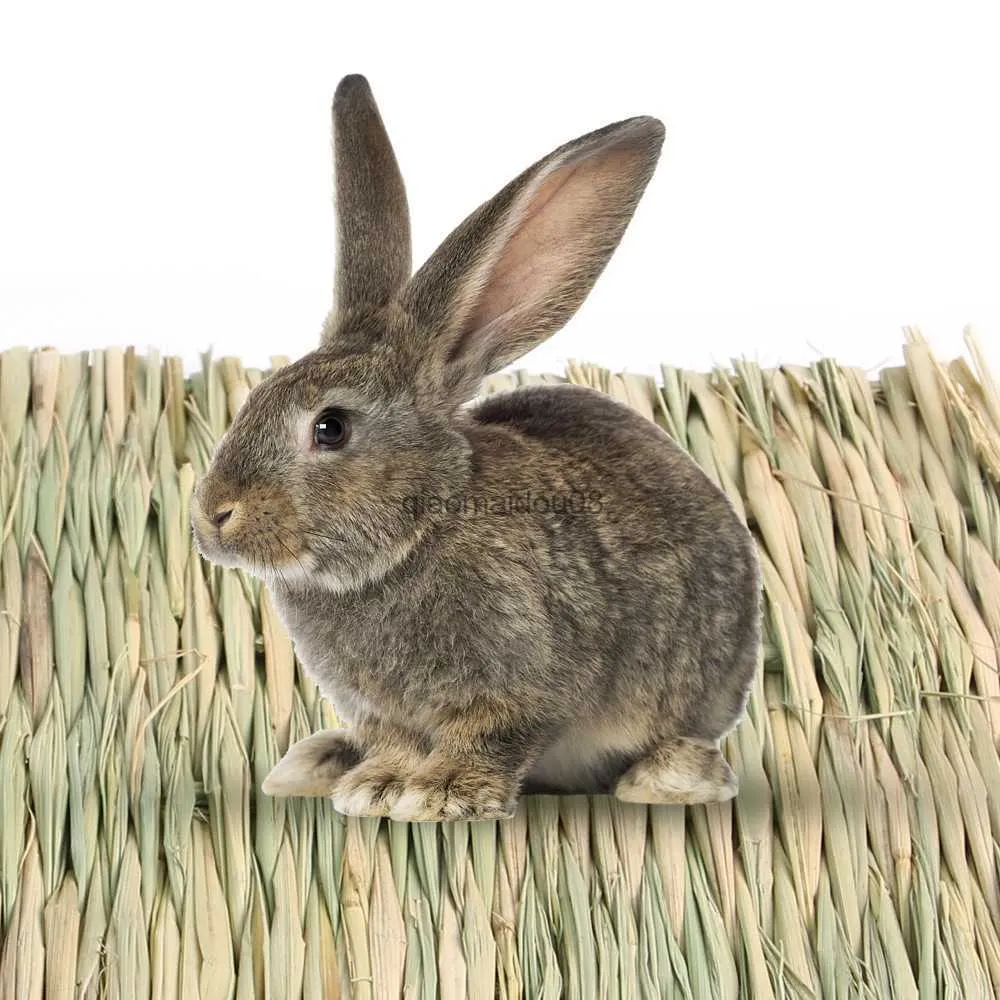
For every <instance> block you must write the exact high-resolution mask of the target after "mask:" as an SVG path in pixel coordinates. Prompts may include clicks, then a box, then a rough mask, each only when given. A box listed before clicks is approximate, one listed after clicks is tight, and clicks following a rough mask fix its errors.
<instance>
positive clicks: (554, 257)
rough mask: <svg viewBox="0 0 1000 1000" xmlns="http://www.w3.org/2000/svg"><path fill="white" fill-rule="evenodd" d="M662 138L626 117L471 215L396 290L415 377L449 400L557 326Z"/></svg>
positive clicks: (590, 280) (624, 222) (622, 220)
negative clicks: (407, 318) (410, 327)
mask: <svg viewBox="0 0 1000 1000" xmlns="http://www.w3.org/2000/svg"><path fill="white" fill-rule="evenodd" d="M662 144H663V125H662V124H661V123H660V122H659V121H657V120H656V119H655V118H646V117H643V118H630V119H627V120H626V121H622V122H617V123H615V124H614V125H608V126H606V127H605V128H602V129H598V130H597V131H596V132H591V133H589V134H588V135H584V136H581V137H580V138H579V139H576V140H574V141H573V142H569V143H567V144H566V145H565V146H560V147H559V148H558V149H556V150H555V151H553V152H552V153H550V154H549V155H548V156H546V157H545V158H544V159H541V160H539V161H538V162H537V163H536V164H535V165H534V166H532V167H529V168H528V169H527V170H526V171H524V173H522V174H521V175H520V176H519V177H518V178H516V179H515V180H513V181H511V183H510V184H508V185H507V186H506V187H505V188H504V189H503V190H502V191H500V192H499V193H498V194H497V195H495V196H494V197H493V198H491V199H490V200H489V201H487V202H486V203H485V204H483V205H481V206H480V207H479V208H478V209H477V210H476V211H475V212H473V213H472V214H471V215H470V216H469V217H468V218H467V219H466V220H465V221H464V222H463V223H462V224H461V225H460V226H459V227H458V228H457V229H456V230H455V231H454V232H453V233H452V234H451V235H450V236H449V237H448V238H447V239H446V240H445V241H444V243H442V244H441V246H440V247H439V248H438V249H437V251H435V253H434V254H433V255H432V256H431V258H430V259H429V260H428V261H427V263H426V264H424V266H423V267H421V268H420V270H419V271H418V272H417V273H416V274H415V275H414V276H413V278H412V279H411V281H410V283H409V284H408V285H407V286H406V288H404V289H403V292H402V294H401V296H400V301H401V302H402V304H403V306H404V308H405V309H406V310H407V311H408V312H409V313H410V314H411V315H412V316H413V317H414V318H415V319H416V321H417V325H418V328H419V329H420V331H421V335H422V338H423V339H422V342H421V343H419V344H417V345H415V347H416V355H415V356H416V357H418V358H419V359H420V361H419V370H418V374H417V378H418V381H419V380H420V379H421V378H422V379H423V380H424V382H425V384H426V385H427V388H428V390H429V391H431V392H433V393H435V394H436V395H438V396H440V397H441V398H442V399H444V400H447V401H449V402H451V403H463V402H465V401H466V400H468V399H471V398H472V397H473V396H474V395H475V392H476V389H477V388H478V386H479V384H480V382H481V381H482V379H483V378H485V377H486V376H487V375H489V374H491V373H492V372H496V371H499V370H500V369H501V368H503V367H504V366H505V365H507V364H509V363H510V362H512V361H515V360H516V359H517V358H519V357H521V355H523V354H526V353H527V352H528V351H529V350H531V349H532V348H533V347H535V346H536V345H537V344H540V343H541V342H542V341H543V340H545V339H546V338H547V337H549V336H551V335H552V334H553V333H555V332H556V331H557V330H559V329H560V327H562V326H563V325H564V324H565V323H566V321H567V320H568V319H569V318H570V317H571V316H572V315H573V313H575V312H576V310H577V309H578V308H579V307H580V305H581V304H582V303H583V300H584V299H585V298H586V297H587V294H588V293H589V292H590V289H591V288H592V287H593V285H594V282H596V281H597V279H598V277H599V275H600V274H601V271H603V270H604V266H605V265H606V264H607V262H608V259H609V258H610V257H611V254H612V253H614V251H615V248H616V247H617V246H618V243H619V242H620V240H621V238H622V235H623V234H624V232H625V228H626V226H628V223H629V220H630V219H631V218H632V214H633V213H634V211H635V207H636V205H637V204H638V202H639V199H640V197H642V193H643V191H644V190H645V188H646V184H647V183H648V182H649V179H650V177H651V176H652V174H653V170H654V168H655V167H656V162H657V160H658V158H659V155H660V148H661V146H662Z"/></svg>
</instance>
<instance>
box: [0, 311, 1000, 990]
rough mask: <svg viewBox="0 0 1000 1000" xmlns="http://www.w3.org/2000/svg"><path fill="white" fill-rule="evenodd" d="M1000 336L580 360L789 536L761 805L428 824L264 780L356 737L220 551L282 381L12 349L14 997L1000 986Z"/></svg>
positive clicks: (748, 733)
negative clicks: (246, 412)
mask: <svg viewBox="0 0 1000 1000" xmlns="http://www.w3.org/2000/svg"><path fill="white" fill-rule="evenodd" d="M969 354H970V362H966V361H957V362H953V363H950V364H940V363H938V362H937V361H936V360H935V359H934V358H932V356H931V353H930V351H929V349H928V347H927V345H926V344H925V343H924V342H923V341H922V339H921V338H920V337H919V335H918V334H916V333H915V332H913V331H910V332H909V335H908V338H907V345H906V348H905V356H906V364H905V367H903V368H898V369H886V370H883V371H881V372H879V373H877V375H875V376H874V380H872V377H870V376H869V375H866V374H865V373H863V372H860V371H858V370H856V369H850V368H841V367H838V366H837V365H836V364H835V363H833V362H827V361H824V362H820V363H817V364H813V365H810V366H801V367H796V366H786V367H784V368H782V369H781V370H779V371H763V370H761V369H759V368H758V367H756V366H755V365H752V364H749V363H745V362H744V363H737V364H736V365H735V366H734V370H732V371H722V370H719V371H715V372H713V373H711V374H695V373H690V372H682V371H678V370H676V369H673V368H664V369H663V370H662V377H661V379H660V380H658V382H657V381H654V380H652V379H647V378H642V377H636V376H616V375H611V374H610V373H608V372H607V371H604V370H601V369H598V368H595V367H592V366H579V365H571V366H570V368H569V370H568V372H567V377H568V378H569V379H570V380H572V381H574V382H585V383H587V384H590V385H594V386H596V387H598V388H600V389H602V390H604V391H606V392H610V393H612V394H614V395H616V396H619V397H620V398H623V399H625V400H626V401H628V402H629V403H631V404H632V405H633V406H635V407H637V408H638V409H639V410H641V411H642V412H643V413H645V414H646V415H647V416H648V417H649V418H650V419H655V420H656V421H658V422H659V423H660V424H661V425H662V426H664V427H665V428H666V429H667V431H668V432H669V433H670V434H671V435H673V436H674V437H675V438H676V439H677V440H678V441H679V442H680V443H681V444H682V445H683V446H684V447H685V448H687V449H688V450H689V451H690V452H691V453H692V454H693V455H694V457H695V458H696V459H697V460H698V462H699V463H701V465H702V466H703V467H704V468H705V469H706V470H708V472H709V473H710V474H711V475H712V476H713V477H714V478H715V479H716V481H717V482H718V483H720V484H721V485H722V486H723V487H724V488H725V489H726V491H727V492H728V493H729V495H730V496H731V497H732V499H733V500H734V502H735V503H736V504H737V505H738V507H739V509H740V510H741V511H742V512H743V513H744V514H745V516H746V517H747V519H748V521H749V523H750V524H751V526H752V528H753V530H754V532H755V535H756V537H757V539H758V541H759V544H760V550H761V558H762V563H763V572H764V584H765V591H766V602H765V619H766V622H765V624H766V641H765V645H764V653H763V659H764V662H763V664H762V670H761V672H760V673H759V675H758V680H757V684H756V686H755V688H754V692H753V695H752V698H751V701H750V705H749V708H748V716H747V718H746V720H745V721H744V722H743V723H742V724H741V725H740V726H739V728H738V729H737V730H736V731H735V733H734V734H733V735H732V736H731V737H730V738H729V740H728V743H727V747H726V749H727V755H728V756H729V759H730V761H731V762H732V764H733V766H734V768H735V770H736V772H737V773H738V775H739V776H740V779H741V793H740V796H739V797H738V798H737V799H736V800H735V801H734V802H733V803H727V804H724V805H719V806H712V807H697V808H690V809H687V810H684V809H681V808H673V807H670V808H667V807H653V808H649V807H640V806H627V805H624V804H622V803H619V802H617V801H614V800H610V799H604V798H594V799H591V800H586V799H581V798H566V799H554V798H529V799H527V800H526V801H525V803H524V804H523V806H522V809H521V811H520V813H519V814H518V816H517V817H516V818H515V819H514V820H511V821H507V822H502V823H499V824H493V823H484V824H462V823H457V824H451V825H445V826H433V825H415V826H412V827H409V826H406V825H401V824H394V823H389V822H387V821H376V820H356V819H349V820H345V819H343V818H342V817H340V816H339V815H337V814H336V813H335V812H334V811H333V809H332V807H330V805H329V804H328V803H327V802H326V801H324V800H290V801H282V800H275V799H270V798H267V797H265V796H263V795H262V794H261V793H260V792H259V786H260V782H261V780H262V779H263V777H264V775H265V774H267V772H268V771H269V770H270V768H271V767H272V765H273V764H274V763H275V762H276V761H277V759H278V757H279V756H280V755H281V753H282V752H283V751H284V750H285V748H286V747H287V745H288V743H289V741H290V740H295V739H298V738H301V737H302V736H304V735H307V734H308V733H309V732H311V731H313V730H314V729H316V728H318V727H320V726H328V725H333V724H335V719H334V718H333V716H332V714H331V713H330V710H329V708H328V707H327V706H326V705H325V704H324V703H323V702H322V701H321V700H320V699H319V698H318V696H317V693H316V691H315V689H314V687H313V686H312V685H311V684H310V683H309V682H308V681H307V680H306V679H305V678H304V677H303V676H302V675H301V673H300V671H299V668H298V666H297V664H296V662H295V659H294V656H293V652H292V649H291V646H290V643H289V642H288V639H287V638H286V636H285V635H284V633H283V631H282V628H281V626H280V624H279V622H278V620H277V618H276V616H275V614H274V611H273V609H272V608H271V606H270V603H269V601H268V599H267V596H266V593H265V592H264V591H263V590H261V589H260V587H259V586H258V584H257V583H256V582H255V581H254V580H252V579H250V578H249V577H245V576H243V575H242V574H240V573H237V572H234V571H228V570H226V571H222V570H219V569H216V568H214V567H210V566H209V565H207V564H206V563H204V562H203V561H202V560H201V559H200V558H199V557H198V556H197V554H196V553H195V552H194V550H193V548H192V544H191V538H190V531H189V528H188V497H189V495H190V490H191V486H192V483H193V481H194V479H195V477H196V476H197V475H198V474H199V473H200V472H201V470H203V469H204V467H205V465H206V462H207V459H208V455H209V453H210V450H211V447H212V442H213V441H214V439H215V438H216V437H217V436H218V434H219V433H220V432H221V431H222V430H223V429H224V428H225V426H226V424H227V422H228V420H229V419H230V417H231V416H232V413H233V412H234V411H235V409H236V408H237V407H238V406H239V405H240V402H241V401H242V399H243V397H244V396H245V394H246V392H247V390H248V387H249V386H250V385H252V384H253V383H254V382H255V381H257V380H259V379H260V378H261V377H262V374H261V373H260V372H257V371H249V370H245V369H244V368H243V367H242V366H241V365H240V363H239V362H238V361H236V360H234V359H223V360H221V361H217V362H210V361H207V360H206V362H205V365H204V367H203V369H202V371H201V372H199V373H198V374H196V375H194V376H192V377H190V378H188V379H186V378H185V376H184V373H183V371H182V367H181V364H180V362H179V360H178V359H175V358H160V357H159V356H157V355H155V354H149V355H147V356H145V357H142V356H140V355H137V354H135V353H133V352H131V351H128V352H123V351H119V350H106V351H97V352H93V353H92V354H89V355H63V356H60V355H59V354H58V353H56V352H54V351H47V350H38V351H31V352H29V351H26V350H9V351H6V352H3V353H0V434H2V437H0V515H2V516H0V524H2V526H3V529H2V531H3V533H2V547H0V573H2V575H0V997H2V998H3V1000H8V998H11V1000H14V998H17V1000H21V998H24V1000H40V998H42V997H44V998H45V1000H62V998H68V997H77V996H79V997H90V998H99V997H110V998H119V997H120V998H128V1000H133V998H147V997H152V998H160V1000H216V998H218V1000H225V998H230V997H235V998H241V1000H242V998H258V997H259V998H264V997H269V998H274V1000H285V998H296V997H300V996H301V997H305V998H317V1000H318V998H324V1000H326V998H330V997H338V996H345V997H346V996H351V997H398V996H401V995H405V996H408V997H428V998H430V997H436V996H439V995H440V996H444V997H456V998H461V997H472V998H478V997H491V996H493V995H494V993H496V995H499V996H501V997H509V998H513V997H521V996H524V997H553V998H555V997H560V996H566V997H577V998H580V1000H591V998H596V997H605V996H618V997H627V998H631V997H664V996H665V997H673V996H676V997H685V998H687V997H690V998H695V1000H700V998H703V997H707V998H715V997H720V998H729V997H741V996H742V997H753V998H763V1000H767V998H772V997H773V998H776V1000H777V998H780V997H793V998H797V997H837V998H840V997H845V998H846V997H872V998H889V997H891V998H894V1000H895V998H899V1000H905V998H909V997H917V996H920V997H924V996H926V997H938V996H946V997H947V996H952V997H963V998H980V997H982V998H986V997H994V996H996V995H998V991H1000V888H998V873H997V866H998V860H1000V753H998V746H1000V672H998V655H1000V654H998V650H1000V393H998V390H997V386H996V384H995V383H994V382H993V381H992V378H991V376H990V374H989V372H988V371H987V369H986V366H985V364H984V363H983V361H982V358H981V355H980V353H979V351H978V348H977V345H976V343H975V341H974V340H972V339H971V338H970V339H969ZM275 363H280V360H279V359H276V360H275ZM531 380H533V379H531V378H530V377H528V376H524V375H518V376H516V377H512V376H506V377H496V378H494V379H492V380H491V382H490V383H489V385H488V388H489V389H491V390H495V389H501V388H507V387H510V386H511V385H513V384H515V383H517V382H524V381H531Z"/></svg>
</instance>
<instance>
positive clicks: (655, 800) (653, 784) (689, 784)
mask: <svg viewBox="0 0 1000 1000" xmlns="http://www.w3.org/2000/svg"><path fill="white" fill-rule="evenodd" d="M738 790H739V782H738V781H737V778H736V775H735V774H734V773H733V772H732V771H730V772H729V773H728V774H727V775H726V776H725V779H724V780H722V781H712V780H711V779H710V778H706V777H698V778H694V777H692V776H691V775H687V774H682V773H681V774H678V773H673V772H666V773H664V772H661V773H658V774H657V775H656V778H655V780H654V781H648V782H644V781H641V780H640V781H635V780H634V779H631V778H630V779H625V780H622V781H620V782H619V783H618V787H617V788H616V789H615V796H616V797H617V798H619V799H621V800H622V801H623V802H644V803H647V804H664V805H705V804H708V803H710V802H727V801H728V800H729V799H732V798H734V797H735V796H736V793H737V791H738Z"/></svg>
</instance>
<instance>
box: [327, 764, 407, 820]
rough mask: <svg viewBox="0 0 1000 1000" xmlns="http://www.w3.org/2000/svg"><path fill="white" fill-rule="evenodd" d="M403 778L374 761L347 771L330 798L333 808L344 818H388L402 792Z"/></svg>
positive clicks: (384, 765)
mask: <svg viewBox="0 0 1000 1000" xmlns="http://www.w3.org/2000/svg"><path fill="white" fill-rule="evenodd" d="M405 780H406V776H405V775H404V774H402V773H401V772H400V770H399V768H397V767H393V766H391V765H390V764H388V763H384V762H380V761H379V760H378V758H374V759H372V760H370V761H365V762H364V763H363V764H359V765H358V766H357V767H355V768H353V769H352V770H350V771H348V772H347V774H345V775H344V777H343V778H341V780H340V782H339V783H338V784H337V789H336V791H335V792H334V793H333V795H332V796H331V800H332V802H333V808H334V809H336V810H337V812H339V813H343V814H344V815H345V816H388V815H389V813H390V811H391V810H392V807H393V806H394V805H395V803H396V801H397V800H398V799H399V797H400V795H401V794H402V793H403V789H404V783H405Z"/></svg>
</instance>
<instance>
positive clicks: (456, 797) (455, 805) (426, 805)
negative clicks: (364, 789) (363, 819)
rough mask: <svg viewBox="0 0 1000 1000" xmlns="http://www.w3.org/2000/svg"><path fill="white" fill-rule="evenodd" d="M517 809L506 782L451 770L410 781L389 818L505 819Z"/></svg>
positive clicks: (418, 820) (509, 783)
mask: <svg viewBox="0 0 1000 1000" xmlns="http://www.w3.org/2000/svg"><path fill="white" fill-rule="evenodd" d="M516 806H517V786H516V784H515V783H514V782H512V781H511V780H510V779H509V778H506V777H500V776H497V775H491V774H482V773H477V772H475V771H470V772H462V771H458V770H453V771H447V772H444V773H440V772H439V773H436V774H432V775H430V774H422V775H419V776H417V777H414V778H412V779H411V780H410V781H408V782H407V783H406V786H405V788H404V789H403V793H402V794H401V795H400V796H399V798H398V799H397V800H396V803H395V805H394V806H393V807H392V810H391V812H390V813H389V815H390V816H391V817H392V819H394V820H401V821H405V822H409V823H442V822H450V821H454V820H489V819H508V818H510V817H511V816H513V815H514V810H515V808H516Z"/></svg>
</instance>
